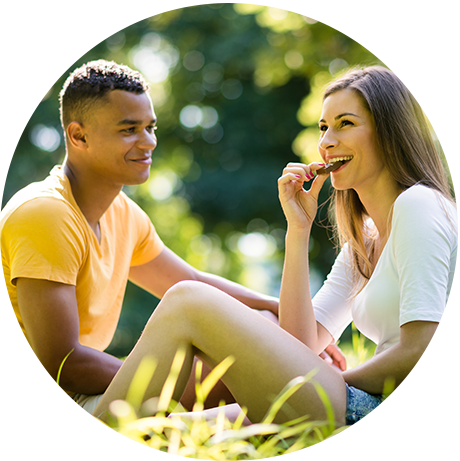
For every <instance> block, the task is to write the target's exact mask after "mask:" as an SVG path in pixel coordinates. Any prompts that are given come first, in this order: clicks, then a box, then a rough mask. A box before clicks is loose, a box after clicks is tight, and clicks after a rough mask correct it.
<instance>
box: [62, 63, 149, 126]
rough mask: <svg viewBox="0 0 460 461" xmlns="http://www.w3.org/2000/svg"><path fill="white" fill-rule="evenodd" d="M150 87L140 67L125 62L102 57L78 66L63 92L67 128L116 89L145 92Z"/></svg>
mask: <svg viewBox="0 0 460 461" xmlns="http://www.w3.org/2000/svg"><path fill="white" fill-rule="evenodd" d="M149 89H150V87H149V84H148V83H147V81H146V80H145V78H144V77H143V76H142V74H140V73H139V72H137V71H134V70H132V69H130V68H129V67H128V66H125V65H123V64H117V63H116V62H113V61H106V60H104V59H99V60H97V61H91V62H88V63H86V64H84V65H83V66H81V67H79V68H78V69H75V70H74V71H73V72H72V73H71V74H70V75H69V77H68V78H67V80H66V81H65V83H64V85H63V87H62V90H61V92H60V93H59V104H60V107H59V111H60V116H61V123H62V127H63V129H64V131H65V130H66V128H67V126H68V125H69V123H71V122H72V121H80V122H82V121H83V120H84V119H85V117H87V115H88V113H89V111H90V110H91V107H92V106H93V104H94V103H96V102H98V101H101V100H103V99H104V98H106V96H107V94H108V93H109V92H110V91H113V90H124V91H131V92H133V93H137V94H142V93H145V92H147V91H149Z"/></svg>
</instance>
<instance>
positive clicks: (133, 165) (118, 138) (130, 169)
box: [83, 90, 157, 187]
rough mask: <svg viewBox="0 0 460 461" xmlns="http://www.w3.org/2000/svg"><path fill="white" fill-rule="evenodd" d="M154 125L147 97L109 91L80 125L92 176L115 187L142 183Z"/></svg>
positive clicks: (152, 145)
mask: <svg viewBox="0 0 460 461" xmlns="http://www.w3.org/2000/svg"><path fill="white" fill-rule="evenodd" d="M155 124H156V116H155V113H154V111H153V106H152V101H151V100H150V97H149V95H148V94H146V93H142V94H136V93H131V92H128V91H123V90H113V91H111V92H110V93H109V94H108V95H107V96H106V99H105V101H104V102H102V103H101V104H100V105H99V106H96V108H95V109H92V110H91V113H90V115H89V117H88V120H87V121H85V123H84V124H83V128H84V133H85V139H86V143H87V152H86V157H85V161H86V162H87V165H88V166H89V168H90V170H91V172H92V173H94V175H95V176H96V177H97V178H98V179H100V180H101V181H103V182H109V183H113V185H114V186H116V187H122V186H123V185H124V184H127V185H133V184H141V183H143V182H145V181H146V180H147V179H148V177H149V173H150V165H151V163H152V152H153V150H154V149H155V147H156V145H157V139H156V136H155V129H156V127H155Z"/></svg>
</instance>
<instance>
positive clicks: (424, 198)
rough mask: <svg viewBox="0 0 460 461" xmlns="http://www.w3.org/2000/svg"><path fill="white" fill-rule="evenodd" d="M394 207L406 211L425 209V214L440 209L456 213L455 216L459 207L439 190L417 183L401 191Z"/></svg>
mask: <svg viewBox="0 0 460 461" xmlns="http://www.w3.org/2000/svg"><path fill="white" fill-rule="evenodd" d="M394 208H395V210H402V211H406V212H410V211H412V212H414V211H415V212H418V211H423V212H424V213H425V214H426V213H428V212H433V211H436V210H438V211H444V212H448V213H449V214H450V215H455V218H456V213H457V208H456V206H455V203H454V202H453V201H452V200H449V199H448V198H447V197H445V196H444V195H443V194H441V193H440V192H438V191H437V190H435V189H432V188H430V187H427V186H424V185H422V184H416V185H414V186H411V187H409V188H408V189H406V190H405V191H403V192H401V194H400V195H399V196H398V197H397V199H396V201H395V205H394ZM411 214H413V213H411Z"/></svg>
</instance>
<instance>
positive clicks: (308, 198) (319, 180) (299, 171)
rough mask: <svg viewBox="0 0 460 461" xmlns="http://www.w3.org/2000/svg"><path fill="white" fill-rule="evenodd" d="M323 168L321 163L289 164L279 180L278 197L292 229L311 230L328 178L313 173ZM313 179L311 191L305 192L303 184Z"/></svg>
mask: <svg viewBox="0 0 460 461" xmlns="http://www.w3.org/2000/svg"><path fill="white" fill-rule="evenodd" d="M322 167H323V164H321V163H310V164H309V165H305V164H303V163H288V165H287V166H286V168H284V170H283V175H282V176H281V177H280V178H279V179H278V195H279V199H280V202H281V207H282V208H283V212H284V215H285V216H286V219H287V221H288V225H289V227H290V228H296V229H300V230H308V229H310V228H311V225H312V224H313V220H314V219H315V216H316V211H317V209H318V195H319V192H320V190H321V188H322V187H323V184H324V182H325V181H326V179H327V177H328V175H318V176H316V177H314V176H313V173H312V172H313V171H316V170H318V169H320V168H322ZM313 178H314V179H313ZM312 179H313V183H312V185H311V187H310V190H308V191H307V190H305V189H304V188H303V183H304V182H309V181H311V180H312Z"/></svg>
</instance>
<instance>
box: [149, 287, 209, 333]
mask: <svg viewBox="0 0 460 461" xmlns="http://www.w3.org/2000/svg"><path fill="white" fill-rule="evenodd" d="M208 288H210V287H209V286H208V285H206V284H205V283H202V282H196V281H193V280H184V281H181V282H178V283H176V284H175V285H173V286H172V287H171V288H169V290H168V291H167V292H166V293H165V295H164V296H163V298H162V299H161V301H160V303H159V304H158V306H157V307H156V308H155V311H154V313H153V315H152V316H151V317H150V320H149V323H150V322H152V321H158V320H159V319H160V318H162V319H164V318H168V319H172V320H171V321H172V322H174V323H175V324H178V323H179V322H180V321H182V320H187V322H190V316H193V315H196V314H197V313H198V310H199V308H200V306H201V307H203V305H204V304H205V303H204V302H203V299H204V296H205V292H206V291H207V290H208Z"/></svg>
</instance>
